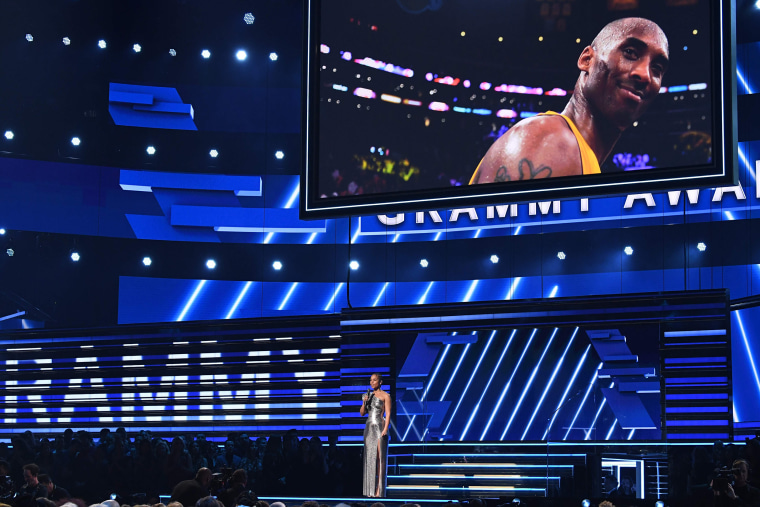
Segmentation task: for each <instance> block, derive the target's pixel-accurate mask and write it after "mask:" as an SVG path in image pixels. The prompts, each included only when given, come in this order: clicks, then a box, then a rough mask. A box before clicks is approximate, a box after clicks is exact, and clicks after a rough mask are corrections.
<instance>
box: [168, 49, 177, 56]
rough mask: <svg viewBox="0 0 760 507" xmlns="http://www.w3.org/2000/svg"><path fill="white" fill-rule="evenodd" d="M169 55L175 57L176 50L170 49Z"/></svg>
mask: <svg viewBox="0 0 760 507" xmlns="http://www.w3.org/2000/svg"><path fill="white" fill-rule="evenodd" d="M169 54H170V55H172V56H177V50H176V49H170V50H169Z"/></svg>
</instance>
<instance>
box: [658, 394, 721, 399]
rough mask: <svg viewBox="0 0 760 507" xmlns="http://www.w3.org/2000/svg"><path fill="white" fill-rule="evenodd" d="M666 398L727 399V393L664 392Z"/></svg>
mask: <svg viewBox="0 0 760 507" xmlns="http://www.w3.org/2000/svg"><path fill="white" fill-rule="evenodd" d="M665 399H666V400H727V399H728V394H726V393H716V394H709V393H705V394H666V395H665Z"/></svg>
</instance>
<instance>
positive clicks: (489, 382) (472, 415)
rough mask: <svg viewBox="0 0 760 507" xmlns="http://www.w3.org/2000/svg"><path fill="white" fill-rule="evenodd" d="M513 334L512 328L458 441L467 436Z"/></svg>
mask: <svg viewBox="0 0 760 507" xmlns="http://www.w3.org/2000/svg"><path fill="white" fill-rule="evenodd" d="M515 334H517V329H513V330H512V334H511V335H510V336H509V340H507V344H506V345H504V350H502V351H501V355H500V356H499V360H498V361H497V362H496V366H494V368H493V371H492V372H491V376H490V377H488V382H487V383H486V387H485V388H484V389H483V392H482V393H480V399H478V403H477V404H476V405H475V408H474V409H473V411H472V414H471V415H470V418H469V419H468V420H467V425H466V426H465V427H464V431H462V435H461V436H460V437H459V440H460V441H463V440H464V439H465V437H466V436H467V432H468V431H469V429H470V424H472V421H473V419H475V417H476V416H477V415H478V410H480V404H481V403H482V402H483V398H485V396H486V393H487V392H488V388H489V387H491V382H492V381H493V378H494V377H495V376H496V372H497V371H499V366H501V362H502V361H503V360H504V356H505V355H506V354H507V350H509V346H510V345H511V344H512V339H513V338H514V337H515Z"/></svg>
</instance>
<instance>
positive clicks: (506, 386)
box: [480, 329, 538, 442]
mask: <svg viewBox="0 0 760 507" xmlns="http://www.w3.org/2000/svg"><path fill="white" fill-rule="evenodd" d="M537 331H538V329H533V332H532V333H531V334H530V338H529V339H528V343H526V344H525V348H524V349H523V351H522V354H520V359H518V361H517V365H515V367H514V369H512V375H511V376H510V377H509V381H508V382H507V384H506V385H505V386H504V389H503V390H502V391H501V396H500V397H499V401H498V402H497V403H496V407H495V408H494V410H493V412H492V413H491V417H490V418H489V419H488V424H486V427H485V429H484V430H483V433H482V434H481V435H480V441H481V442H482V441H483V439H484V438H485V437H486V433H488V428H490V427H491V423H492V422H493V418H494V417H495V416H496V414H497V413H499V409H500V408H501V402H502V401H504V397H505V396H506V395H507V391H509V386H510V385H512V380H514V378H515V375H516V374H517V370H519V369H520V364H522V361H523V359H524V358H525V353H526V352H528V349H529V348H530V344H531V343H533V338H535V336H536V332H537Z"/></svg>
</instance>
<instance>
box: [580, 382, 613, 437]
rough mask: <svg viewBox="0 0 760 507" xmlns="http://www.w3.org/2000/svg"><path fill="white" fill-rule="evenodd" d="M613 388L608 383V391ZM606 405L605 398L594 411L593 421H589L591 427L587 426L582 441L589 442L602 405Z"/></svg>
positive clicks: (611, 384)
mask: <svg viewBox="0 0 760 507" xmlns="http://www.w3.org/2000/svg"><path fill="white" fill-rule="evenodd" d="M613 387H615V383H614V382H612V383H610V389H612V388H613ZM606 404H607V398H604V399H603V400H602V402H601V403H600V404H599V409H598V410H597V411H596V415H594V420H593V421H591V425H589V427H588V429H587V430H586V436H585V437H584V438H583V440H590V439H591V432H592V431H594V426H596V421H597V419H599V415H600V414H601V413H602V409H603V408H604V405H606Z"/></svg>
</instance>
